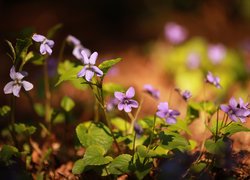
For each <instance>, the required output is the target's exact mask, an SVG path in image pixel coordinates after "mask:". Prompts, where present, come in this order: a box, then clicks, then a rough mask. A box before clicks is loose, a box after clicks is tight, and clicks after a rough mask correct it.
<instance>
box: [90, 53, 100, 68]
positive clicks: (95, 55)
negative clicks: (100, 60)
mask: <svg viewBox="0 0 250 180" xmlns="http://www.w3.org/2000/svg"><path fill="white" fill-rule="evenodd" d="M97 56H98V53H97V52H94V53H93V54H91V56H90V58H89V63H90V64H92V65H95V61H96V59H97Z"/></svg>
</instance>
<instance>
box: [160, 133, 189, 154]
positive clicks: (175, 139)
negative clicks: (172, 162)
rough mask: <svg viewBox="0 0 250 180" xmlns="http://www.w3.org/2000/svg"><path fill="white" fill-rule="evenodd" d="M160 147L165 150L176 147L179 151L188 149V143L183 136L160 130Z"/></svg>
mask: <svg viewBox="0 0 250 180" xmlns="http://www.w3.org/2000/svg"><path fill="white" fill-rule="evenodd" d="M159 137H160V140H161V145H160V146H161V147H163V148H164V149H167V150H173V149H178V150H180V151H188V150H190V144H189V142H188V141H187V139H185V138H184V137H183V136H181V135H180V134H177V133H173V132H168V131H166V132H160V134H159Z"/></svg>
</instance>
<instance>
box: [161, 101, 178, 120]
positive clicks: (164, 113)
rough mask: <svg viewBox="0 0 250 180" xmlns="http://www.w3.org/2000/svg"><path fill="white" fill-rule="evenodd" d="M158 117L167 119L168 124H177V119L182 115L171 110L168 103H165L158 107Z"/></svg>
mask: <svg viewBox="0 0 250 180" xmlns="http://www.w3.org/2000/svg"><path fill="white" fill-rule="evenodd" d="M156 115H157V116H158V117H160V118H163V119H165V120H166V122H167V123H168V124H175V123H176V117H177V116H179V115H180V112H179V111H176V110H172V109H169V107H168V103H167V102H164V103H160V104H159V105H158V111H157V112H156Z"/></svg>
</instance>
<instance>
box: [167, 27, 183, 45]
mask: <svg viewBox="0 0 250 180" xmlns="http://www.w3.org/2000/svg"><path fill="white" fill-rule="evenodd" d="M165 37H166V38H167V39H168V40H169V41H170V42H171V43H173V44H180V43H181V42H183V41H184V40H185V39H186V38H187V30H186V29H185V28H184V27H182V26H180V25H179V24H176V23H174V22H170V23H167V24H166V26H165Z"/></svg>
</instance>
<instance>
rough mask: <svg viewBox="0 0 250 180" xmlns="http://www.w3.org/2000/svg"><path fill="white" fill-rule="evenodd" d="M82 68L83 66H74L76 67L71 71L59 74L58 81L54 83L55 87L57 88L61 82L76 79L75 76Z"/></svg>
mask: <svg viewBox="0 0 250 180" xmlns="http://www.w3.org/2000/svg"><path fill="white" fill-rule="evenodd" d="M82 68H83V66H81V65H79V66H76V67H72V68H71V69H69V70H68V71H66V72H65V73H63V74H61V75H60V77H59V80H58V82H57V83H56V85H55V86H58V85H59V84H60V83H62V82H63V81H69V80H76V79H78V77H77V74H78V73H79V72H80V71H81V70H82ZM80 79H82V78H80Z"/></svg>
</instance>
